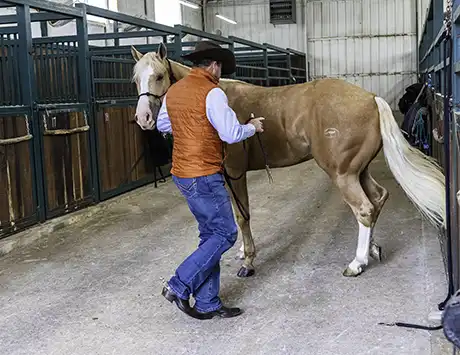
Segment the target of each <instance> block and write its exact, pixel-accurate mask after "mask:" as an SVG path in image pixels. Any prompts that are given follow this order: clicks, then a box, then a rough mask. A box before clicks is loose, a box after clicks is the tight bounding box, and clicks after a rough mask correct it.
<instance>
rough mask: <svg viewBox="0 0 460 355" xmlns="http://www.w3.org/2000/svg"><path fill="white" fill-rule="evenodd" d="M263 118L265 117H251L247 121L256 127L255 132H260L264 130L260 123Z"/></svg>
mask: <svg viewBox="0 0 460 355" xmlns="http://www.w3.org/2000/svg"><path fill="white" fill-rule="evenodd" d="M264 119H265V118H264V117H257V118H253V119H252V120H250V121H249V122H248V123H250V124H252V125H253V126H254V127H255V128H256V132H257V133H262V132H263V131H264V126H263V123H262V121H263V120H264Z"/></svg>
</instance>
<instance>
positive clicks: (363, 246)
mask: <svg viewBox="0 0 460 355" xmlns="http://www.w3.org/2000/svg"><path fill="white" fill-rule="evenodd" d="M335 183H336V184H337V186H338V187H339V189H340V191H341V193H342V196H343V198H344V200H345V202H346V203H347V204H348V205H349V206H350V208H351V209H352V211H353V213H354V215H355V217H356V220H357V221H358V224H359V235H358V247H357V249H356V257H355V258H354V259H353V261H352V262H351V263H350V264H349V265H348V267H347V269H346V270H345V271H344V272H343V275H344V276H358V275H360V274H361V273H362V272H363V270H364V268H365V267H366V266H367V265H368V263H369V247H370V242H371V235H372V226H373V224H374V215H375V207H374V205H373V204H372V203H371V201H370V200H369V198H368V197H367V195H366V193H365V192H364V189H363V187H362V185H361V182H360V181H359V177H358V176H357V175H356V174H345V175H341V176H338V177H337V178H336V181H335Z"/></svg>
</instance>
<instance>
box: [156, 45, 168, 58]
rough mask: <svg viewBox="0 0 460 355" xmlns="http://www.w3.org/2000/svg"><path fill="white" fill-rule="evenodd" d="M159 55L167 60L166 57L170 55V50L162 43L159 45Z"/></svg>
mask: <svg viewBox="0 0 460 355" xmlns="http://www.w3.org/2000/svg"><path fill="white" fill-rule="evenodd" d="M157 53H158V55H159V56H160V58H161V59H165V58H166V56H167V55H168V49H167V48H166V46H165V44H164V43H163V42H161V43H160V44H159V45H158V50H157Z"/></svg>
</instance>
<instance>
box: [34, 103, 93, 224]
mask: <svg viewBox="0 0 460 355" xmlns="http://www.w3.org/2000/svg"><path fill="white" fill-rule="evenodd" d="M40 117H41V123H42V133H43V170H44V184H45V200H46V217H47V218H53V217H55V216H57V215H61V214H63V213H67V212H71V211H73V210H76V209H78V208H81V207H85V206H87V205H88V204H90V203H91V202H92V201H93V195H92V185H91V181H92V180H91V164H90V145H89V139H90V137H89V130H90V127H89V125H88V119H87V114H86V112H81V111H77V110H76V109H66V110H55V111H40Z"/></svg>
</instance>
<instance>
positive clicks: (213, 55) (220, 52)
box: [182, 41, 236, 75]
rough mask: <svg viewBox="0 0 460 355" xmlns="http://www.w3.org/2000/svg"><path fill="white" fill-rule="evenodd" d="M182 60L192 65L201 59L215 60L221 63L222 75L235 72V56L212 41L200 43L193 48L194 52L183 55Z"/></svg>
mask: <svg viewBox="0 0 460 355" xmlns="http://www.w3.org/2000/svg"><path fill="white" fill-rule="evenodd" d="M182 58H184V59H186V60H189V61H191V62H193V63H197V62H200V61H201V60H203V59H210V60H215V61H216V62H220V63H222V74H223V75H229V74H233V73H234V72H235V70H236V60H235V55H234V54H233V52H232V51H231V50H229V49H226V48H222V47H221V46H219V45H218V44H217V43H215V42H212V41H201V42H199V43H198V44H197V45H196V46H195V50H194V51H193V52H191V53H189V54H185V55H183V56H182Z"/></svg>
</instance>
